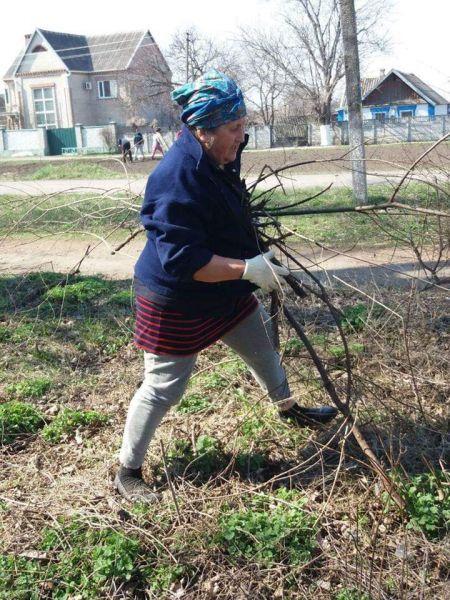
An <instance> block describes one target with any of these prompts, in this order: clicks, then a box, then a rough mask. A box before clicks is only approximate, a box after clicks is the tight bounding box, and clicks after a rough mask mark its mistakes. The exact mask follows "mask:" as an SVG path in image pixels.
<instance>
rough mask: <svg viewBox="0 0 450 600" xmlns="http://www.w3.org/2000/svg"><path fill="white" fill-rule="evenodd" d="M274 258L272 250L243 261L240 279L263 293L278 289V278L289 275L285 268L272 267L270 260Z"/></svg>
mask: <svg viewBox="0 0 450 600" xmlns="http://www.w3.org/2000/svg"><path fill="white" fill-rule="evenodd" d="M273 257H274V252H273V250H269V251H268V252H264V254H258V255H257V256H254V257H253V258H249V259H247V260H246V261H245V269H244V273H243V274H242V279H246V280H247V281H250V282H251V283H254V284H255V285H257V286H258V287H259V288H261V289H262V290H263V291H264V292H271V291H272V290H277V289H279V288H280V277H286V275H289V269H286V267H283V266H278V265H274V264H273V262H271V259H272V258H273Z"/></svg>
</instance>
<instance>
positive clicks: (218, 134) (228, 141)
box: [198, 117, 246, 166]
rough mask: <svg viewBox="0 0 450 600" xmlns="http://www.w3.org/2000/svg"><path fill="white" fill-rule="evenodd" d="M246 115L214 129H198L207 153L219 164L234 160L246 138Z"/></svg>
mask: <svg viewBox="0 0 450 600" xmlns="http://www.w3.org/2000/svg"><path fill="white" fill-rule="evenodd" d="M245 122H246V119H245V117H244V118H242V119H238V120H236V121H231V122H230V123H225V124H224V125H220V126H219V127H216V128H215V129H214V130H213V131H210V130H207V129H201V128H199V129H198V138H199V140H200V142H201V144H202V145H203V147H204V148H205V150H206V153H207V154H208V155H209V156H210V157H211V158H212V159H213V160H214V161H215V162H216V163H217V164H219V165H221V166H223V165H226V164H227V163H230V162H233V160H234V159H235V158H236V154H237V151H238V149H239V146H240V145H241V144H242V142H243V141H244V139H245Z"/></svg>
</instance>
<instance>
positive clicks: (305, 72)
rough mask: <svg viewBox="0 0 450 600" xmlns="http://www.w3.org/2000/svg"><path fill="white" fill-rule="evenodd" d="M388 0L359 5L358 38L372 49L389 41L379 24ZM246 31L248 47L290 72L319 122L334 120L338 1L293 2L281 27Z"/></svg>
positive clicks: (339, 60) (339, 63) (340, 70)
mask: <svg viewBox="0 0 450 600" xmlns="http://www.w3.org/2000/svg"><path fill="white" fill-rule="evenodd" d="M389 1H390V0H374V2H372V3H371V5H370V7H369V5H368V4H363V3H361V2H360V3H359V13H358V14H359V15H360V19H359V21H358V22H360V24H361V26H360V29H359V31H358V36H359V38H360V40H361V42H364V44H366V47H370V48H371V49H372V50H373V47H374V46H377V47H380V46H382V45H383V44H384V43H385V34H384V35H383V34H380V33H379V31H378V29H377V27H376V23H377V20H378V18H379V15H380V11H381V10H382V8H383V7H385V6H386V5H387V3H388V2H389ZM241 33H242V36H243V38H244V41H245V43H246V45H247V46H248V48H249V49H251V50H252V51H253V52H255V53H257V54H262V55H264V56H265V58H266V60H267V61H268V62H269V63H270V64H272V65H274V66H276V67H277V68H278V69H280V70H282V71H283V72H284V73H285V75H286V78H287V80H288V81H289V85H290V87H291V89H293V90H295V91H296V93H299V94H300V95H302V96H303V97H304V98H305V99H306V100H307V101H308V102H309V103H310V104H311V106H312V108H313V111H314V115H315V116H316V118H317V120H318V121H319V122H321V123H329V122H330V121H331V114H332V111H331V104H332V99H333V94H334V93H335V91H336V86H337V85H338V83H339V82H340V81H341V80H342V78H343V76H344V63H343V56H342V45H341V22H340V14H339V6H338V0H291V1H290V10H289V12H287V13H286V15H285V16H284V25H283V28H282V31H280V30H278V31H277V33H270V32H269V33H267V32H262V31H256V30H253V31H249V30H242V32H241ZM364 44H363V45H364Z"/></svg>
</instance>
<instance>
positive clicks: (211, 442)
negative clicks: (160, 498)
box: [167, 435, 227, 480]
mask: <svg viewBox="0 0 450 600" xmlns="http://www.w3.org/2000/svg"><path fill="white" fill-rule="evenodd" d="M167 457H168V463H169V467H170V468H171V469H172V470H173V471H174V472H175V473H176V474H180V473H184V472H185V471H186V469H188V472H187V473H188V474H189V473H196V474H197V475H199V476H200V480H206V479H208V478H209V477H211V475H213V474H214V473H216V472H217V471H218V470H219V469H222V468H223V467H224V466H225V464H226V462H227V461H226V457H225V454H224V452H223V451H222V449H221V447H220V444H219V442H218V440H216V439H215V438H213V437H211V436H208V435H200V436H199V437H198V438H197V440H196V442H195V448H193V447H192V444H191V442H190V441H189V440H183V439H178V440H175V442H174V444H173V445H172V446H171V447H170V448H169V449H168V451H167Z"/></svg>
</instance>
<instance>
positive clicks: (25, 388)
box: [6, 378, 52, 400]
mask: <svg viewBox="0 0 450 600" xmlns="http://www.w3.org/2000/svg"><path fill="white" fill-rule="evenodd" d="M51 385H52V382H51V380H50V379H45V378H37V379H25V380H24V381H18V382H17V383H12V384H11V385H8V386H7V388H6V393H7V395H8V396H9V397H10V398H20V399H22V400H23V399H25V398H42V396H44V395H45V394H46V393H47V392H48V390H49V389H50V388H51Z"/></svg>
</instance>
